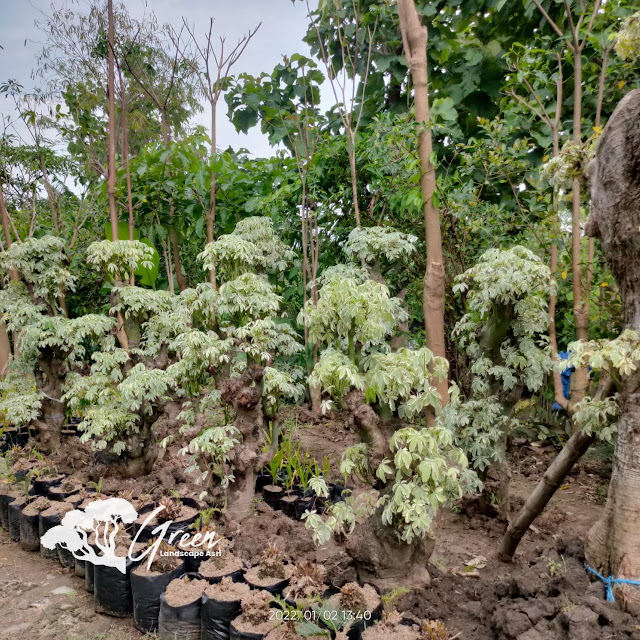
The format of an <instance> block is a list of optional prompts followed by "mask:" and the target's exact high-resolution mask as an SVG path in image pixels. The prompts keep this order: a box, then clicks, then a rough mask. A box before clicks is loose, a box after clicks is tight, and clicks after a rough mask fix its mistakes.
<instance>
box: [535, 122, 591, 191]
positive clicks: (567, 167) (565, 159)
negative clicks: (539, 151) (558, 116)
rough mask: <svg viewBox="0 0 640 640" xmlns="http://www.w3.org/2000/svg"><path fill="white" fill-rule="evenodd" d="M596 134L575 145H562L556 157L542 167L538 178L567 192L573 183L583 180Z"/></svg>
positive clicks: (569, 143)
mask: <svg viewBox="0 0 640 640" xmlns="http://www.w3.org/2000/svg"><path fill="white" fill-rule="evenodd" d="M596 140H597V134H596V135H594V136H592V137H591V138H588V139H587V140H585V141H584V142H583V143H582V144H580V145H576V144H575V143H574V142H572V141H571V140H569V141H567V142H565V143H564V145H562V149H561V150H560V153H559V154H558V155H557V156H554V157H553V158H551V160H549V161H548V162H546V163H545V164H543V165H542V167H541V169H540V176H541V177H542V178H543V179H545V180H548V181H549V183H550V184H551V185H553V187H555V188H556V189H562V190H564V191H569V190H570V189H571V185H572V183H573V181H574V180H575V179H576V178H578V179H579V180H583V179H584V177H585V171H586V168H587V165H588V164H589V162H590V161H591V160H592V159H593V156H594V154H595V150H596Z"/></svg>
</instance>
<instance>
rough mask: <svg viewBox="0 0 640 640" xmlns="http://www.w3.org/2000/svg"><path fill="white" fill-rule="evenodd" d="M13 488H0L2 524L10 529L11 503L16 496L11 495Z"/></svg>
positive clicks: (0, 523) (0, 519)
mask: <svg viewBox="0 0 640 640" xmlns="http://www.w3.org/2000/svg"><path fill="white" fill-rule="evenodd" d="M10 493H11V490H10V489H9V488H8V487H7V488H3V489H0V526H1V527H2V528H3V529H4V530H5V531H8V530H9V503H10V502H13V501H14V500H15V499H16V498H15V496H12V495H10Z"/></svg>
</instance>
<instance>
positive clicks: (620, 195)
mask: <svg viewBox="0 0 640 640" xmlns="http://www.w3.org/2000/svg"><path fill="white" fill-rule="evenodd" d="M586 232H587V234H588V235H589V236H593V237H596V238H599V239H600V243H601V246H602V250H603V252H604V255H605V257H606V259H607V263H608V265H609V268H610V269H611V273H612V274H613V276H614V278H615V279H616V282H617V283H618V287H619V289H620V295H621V297H622V303H623V307H624V326H625V328H627V329H632V330H635V331H640V259H639V258H640V90H635V91H631V92H630V93H628V94H627V95H626V96H625V97H624V98H623V100H622V101H621V102H620V104H619V105H618V106H617V107H616V110H615V111H614V112H613V115H612V116H611V118H610V119H609V122H608V123H607V126H606V127H605V130H604V132H603V134H602V136H601V137H600V139H599V140H598V146H597V148H596V157H595V161H594V163H593V166H592V171H591V215H590V216H589V221H588V224H587V229H586ZM619 408H620V412H619V419H618V437H617V442H616V449H615V456H614V462H613V474H612V477H611V483H610V485H609V495H608V497H607V504H606V507H605V512H604V514H603V516H602V517H601V518H600V520H598V522H597V523H596V524H595V525H594V526H593V528H592V529H591V530H590V531H589V533H588V535H587V540H586V554H587V561H588V562H589V563H590V564H591V566H594V567H596V568H597V569H600V570H601V571H603V572H604V573H605V574H611V575H612V576H614V577H615V578H623V577H625V578H628V579H632V580H638V579H640V553H639V549H640V371H635V372H633V373H632V374H631V375H629V376H625V377H623V378H622V390H621V392H620V394H619ZM616 590H617V591H618V592H622V593H621V594H620V595H621V596H622V601H623V603H624V604H625V605H626V608H627V609H628V610H629V611H631V612H632V613H634V614H635V615H638V614H640V589H639V588H638V587H627V586H618V587H616Z"/></svg>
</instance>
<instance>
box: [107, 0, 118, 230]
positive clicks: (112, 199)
mask: <svg viewBox="0 0 640 640" xmlns="http://www.w3.org/2000/svg"><path fill="white" fill-rule="evenodd" d="M107 15H108V20H109V35H108V38H109V47H108V56H107V70H108V90H107V93H108V99H109V159H108V173H107V176H108V177H107V198H108V201H109V220H110V221H111V238H112V240H113V241H114V242H116V241H117V240H118V212H117V211H116V93H115V58H114V33H113V0H108V2H107Z"/></svg>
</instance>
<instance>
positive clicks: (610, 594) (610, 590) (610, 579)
mask: <svg viewBox="0 0 640 640" xmlns="http://www.w3.org/2000/svg"><path fill="white" fill-rule="evenodd" d="M584 566H585V569H586V570H587V571H588V572H589V573H592V574H593V575H594V576H595V577H596V578H598V579H600V580H602V582H604V584H605V586H606V588H607V601H608V602H615V601H616V599H615V598H614V597H613V585H614V584H631V585H634V586H636V587H640V582H638V581H637V580H626V579H625V578H614V577H613V576H609V577H608V578H605V577H604V576H601V575H600V574H599V573H598V572H597V571H596V570H595V569H592V568H591V567H590V566H588V565H586V564H585V565H584Z"/></svg>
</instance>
